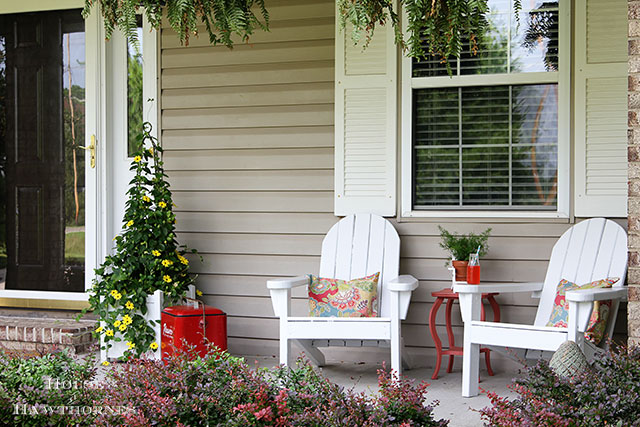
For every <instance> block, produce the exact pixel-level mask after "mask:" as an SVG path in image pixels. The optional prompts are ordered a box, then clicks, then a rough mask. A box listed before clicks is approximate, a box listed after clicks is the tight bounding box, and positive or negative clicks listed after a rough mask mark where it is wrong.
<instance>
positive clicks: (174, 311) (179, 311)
mask: <svg viewBox="0 0 640 427" xmlns="http://www.w3.org/2000/svg"><path fill="white" fill-rule="evenodd" d="M162 312H163V313H165V314H168V315H169V316H173V317H196V316H199V317H202V312H203V310H202V307H193V306H192V305H174V306H172V307H167V308H165V309H164V310H162ZM204 314H205V316H222V315H224V314H225V313H224V311H222V310H220V309H219V308H215V307H211V306H208V305H205V306H204Z"/></svg>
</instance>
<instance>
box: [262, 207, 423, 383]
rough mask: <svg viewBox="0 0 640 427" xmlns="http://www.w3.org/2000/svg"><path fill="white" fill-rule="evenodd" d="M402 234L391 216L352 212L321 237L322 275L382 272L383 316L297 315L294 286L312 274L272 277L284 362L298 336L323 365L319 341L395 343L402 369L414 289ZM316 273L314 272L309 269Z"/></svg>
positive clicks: (394, 355)
mask: <svg viewBox="0 0 640 427" xmlns="http://www.w3.org/2000/svg"><path fill="white" fill-rule="evenodd" d="M399 262H400V238H399V237H398V233H397V232H396V230H395V229H394V228H393V226H392V225H391V223H389V221H387V220H385V219H384V218H382V217H380V216H377V215H371V214H356V215H350V216H347V217H346V218H343V219H342V220H340V221H339V222H338V223H337V224H335V225H334V226H333V227H332V228H331V230H329V233H327V235H326V237H325V238H324V240H323V242H322V254H321V259H320V277H326V278H335V279H342V280H351V279H356V278H359V277H364V276H367V275H371V274H375V273H377V272H380V278H379V281H378V304H379V306H378V308H379V310H378V316H379V317H366V318H363V317H360V318H338V317H292V316H291V289H292V288H294V287H297V286H307V285H308V284H309V277H308V276H300V277H294V278H288V279H274V280H269V281H267V288H268V289H269V292H270V294H271V302H272V304H273V310H274V312H275V315H276V316H277V317H279V318H280V363H281V364H284V365H288V364H289V362H290V357H291V341H292V340H296V341H297V342H298V343H299V344H300V345H301V346H302V348H303V349H304V350H305V353H306V355H307V356H308V357H309V358H310V359H311V360H312V361H313V362H315V363H316V364H317V365H318V366H323V365H324V364H325V358H324V355H323V354H322V352H321V351H319V350H318V347H328V346H340V347H344V346H347V347H352V346H365V347H367V346H381V347H386V346H390V347H391V368H392V369H394V370H396V371H398V372H400V371H401V358H403V357H404V361H405V362H406V363H407V365H408V361H407V359H406V354H404V352H402V350H401V349H402V347H403V343H402V338H401V332H400V321H401V320H404V319H405V317H406V315H407V310H408V308H409V301H410V300H411V292H412V291H413V290H414V289H416V288H417V287H418V281H417V280H416V279H415V278H414V277H412V276H398V270H399ZM310 273H313V272H310Z"/></svg>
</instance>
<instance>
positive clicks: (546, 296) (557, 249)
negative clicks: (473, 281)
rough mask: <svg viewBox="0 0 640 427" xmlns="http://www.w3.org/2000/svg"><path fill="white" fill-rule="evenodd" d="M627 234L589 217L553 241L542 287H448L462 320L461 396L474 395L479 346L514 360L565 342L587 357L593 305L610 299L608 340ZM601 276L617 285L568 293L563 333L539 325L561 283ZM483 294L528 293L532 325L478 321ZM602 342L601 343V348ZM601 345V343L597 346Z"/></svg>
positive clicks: (620, 293) (622, 291)
mask: <svg viewBox="0 0 640 427" xmlns="http://www.w3.org/2000/svg"><path fill="white" fill-rule="evenodd" d="M626 272H627V233H626V232H625V230H624V229H623V228H622V227H620V226H619V225H618V224H616V223H615V222H613V221H610V220H606V219H604V218H594V219H590V220H587V221H583V222H580V223H578V224H576V225H574V226H573V227H571V228H570V229H569V230H567V231H566V232H565V233H564V234H563V235H562V237H560V239H559V240H558V241H557V242H556V244H555V245H554V247H553V250H552V252H551V258H550V259H549V266H548V267H547V275H546V277H545V280H544V283H501V284H482V283H481V284H480V285H466V284H458V282H456V284H454V288H453V289H454V291H455V292H457V293H458V294H459V297H460V310H461V312H462V319H463V320H464V356H463V362H462V395H463V396H465V397H471V396H476V395H477V394H478V369H479V359H480V354H479V349H480V345H483V346H498V347H508V348H509V349H513V350H516V351H517V350H518V349H526V351H524V352H522V351H521V352H520V353H519V356H520V357H523V356H524V357H527V356H529V355H528V354H527V353H531V352H532V351H533V353H534V354H536V355H540V353H541V351H548V352H552V351H555V350H557V349H558V347H559V346H560V344H562V343H563V342H565V341H567V340H571V341H575V342H576V343H577V344H578V345H579V346H580V347H581V348H582V349H583V351H584V352H585V354H586V355H587V357H592V356H593V354H594V353H595V351H597V349H596V348H595V347H594V346H593V345H592V344H591V343H590V342H585V340H584V331H585V329H586V327H587V324H588V321H589V318H590V316H591V311H592V308H593V301H602V300H613V304H612V307H611V313H610V315H609V320H608V326H607V331H606V334H605V337H611V335H612V333H613V328H614V326H615V321H616V316H617V313H618V306H619V303H620V299H621V298H624V297H626V295H627V289H626V287H625V286H624V281H625V276H626ZM607 277H619V278H620V280H619V281H618V282H617V283H615V284H614V286H613V288H609V289H585V290H578V291H569V292H567V293H566V299H567V301H568V302H569V324H568V327H567V328H553V327H547V326H545V325H546V324H547V322H548V321H549V316H550V315H551V312H552V310H553V305H554V299H555V296H556V289H557V286H558V282H559V281H560V280H561V279H566V280H568V281H570V282H573V283H576V284H577V285H584V284H586V283H589V282H591V281H594V280H599V279H605V278H607ZM486 292H500V293H506V292H534V297H539V298H540V303H539V305H538V311H537V314H536V318H535V322H534V324H533V325H521V324H512V323H493V322H482V321H480V304H481V295H482V293H486ZM604 341H606V340H603V344H604V345H606V343H605V342H604ZM601 345H602V344H601Z"/></svg>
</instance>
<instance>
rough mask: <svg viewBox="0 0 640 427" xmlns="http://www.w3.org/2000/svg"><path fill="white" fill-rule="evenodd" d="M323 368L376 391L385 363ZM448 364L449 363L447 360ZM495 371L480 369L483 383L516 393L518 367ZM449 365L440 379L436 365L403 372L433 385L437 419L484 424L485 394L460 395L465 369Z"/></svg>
mask: <svg viewBox="0 0 640 427" xmlns="http://www.w3.org/2000/svg"><path fill="white" fill-rule="evenodd" d="M245 359H246V360H247V362H248V363H249V364H254V363H257V364H258V365H259V366H260V367H265V368H272V367H275V366H276V365H277V364H278V360H277V359H276V358H273V357H255V356H245ZM328 363H329V365H328V366H325V367H324V368H322V373H323V374H324V375H325V376H326V377H327V378H329V379H330V380H331V381H333V382H334V383H336V384H340V385H342V386H344V387H347V388H354V389H355V391H357V392H360V391H372V392H374V391H376V390H377V385H378V380H377V373H376V372H377V369H378V368H381V367H382V365H376V364H371V363H363V362H359V363H353V362H351V363H349V362H332V361H328ZM445 365H446V364H445ZM494 370H495V371H496V372H495V375H494V376H493V377H490V376H488V375H487V372H486V371H485V370H482V369H481V370H480V380H481V383H480V386H481V387H482V388H484V389H486V390H490V391H494V392H497V393H498V394H499V395H500V396H506V397H513V396H514V395H515V394H514V393H513V392H511V390H509V389H508V388H507V386H508V385H509V384H511V380H512V379H513V378H514V377H516V376H518V372H517V371H515V370H504V369H500V367H499V366H498V369H496V366H494ZM445 371H446V369H444V368H443V369H441V370H440V375H439V377H438V379H437V380H431V375H432V374H433V368H416V369H411V370H408V371H405V372H404V375H405V376H407V377H409V378H413V379H415V380H416V382H420V381H425V380H426V381H427V382H428V383H429V384H430V385H429V388H428V389H427V390H428V394H427V401H428V402H431V401H433V400H438V401H440V404H439V405H438V406H436V407H435V409H434V415H435V417H436V419H440V418H445V419H448V420H450V424H449V425H450V426H451V427H466V426H469V427H471V426H473V427H476V426H481V425H483V423H482V421H481V420H480V414H479V413H478V412H476V411H474V409H475V410H478V409H482V408H484V407H485V406H488V405H489V399H488V398H487V396H486V394H481V395H479V396H476V397H473V398H464V397H462V396H461V386H462V372H461V371H460V369H455V368H454V371H453V372H452V373H450V374H447V373H446V372H445Z"/></svg>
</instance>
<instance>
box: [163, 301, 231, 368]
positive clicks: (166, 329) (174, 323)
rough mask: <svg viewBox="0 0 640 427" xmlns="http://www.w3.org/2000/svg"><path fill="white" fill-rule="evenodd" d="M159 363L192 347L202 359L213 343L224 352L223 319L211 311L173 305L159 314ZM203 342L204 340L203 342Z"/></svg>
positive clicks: (221, 315)
mask: <svg viewBox="0 0 640 427" xmlns="http://www.w3.org/2000/svg"><path fill="white" fill-rule="evenodd" d="M161 321H162V343H161V348H162V359H165V358H166V357H168V356H170V355H171V354H173V352H174V351H175V350H176V349H182V348H184V347H185V344H186V345H187V346H195V351H196V352H197V353H198V354H199V355H200V356H204V355H205V354H206V353H207V344H209V343H213V344H214V345H216V346H217V347H218V348H219V349H221V350H226V349H227V315H226V314H225V313H224V312H223V311H222V310H219V309H217V308H214V307H209V306H206V305H205V306H204V310H203V307H202V306H200V307H193V306H191V305H176V306H173V307H167V308H165V309H164V310H162V318H161ZM205 338H206V339H205Z"/></svg>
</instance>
